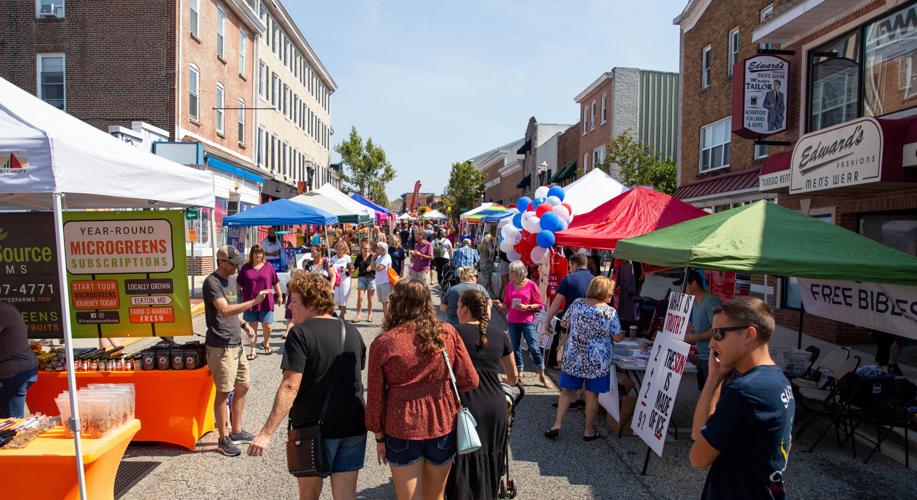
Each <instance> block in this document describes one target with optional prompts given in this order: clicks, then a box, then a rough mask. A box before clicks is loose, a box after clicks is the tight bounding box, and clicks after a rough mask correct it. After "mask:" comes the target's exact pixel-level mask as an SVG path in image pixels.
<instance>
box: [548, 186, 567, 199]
mask: <svg viewBox="0 0 917 500" xmlns="http://www.w3.org/2000/svg"><path fill="white" fill-rule="evenodd" d="M566 195H567V193H566V192H564V188H562V187H560V186H551V189H549V190H548V196H556V197H558V198H560V201H564V196H566Z"/></svg>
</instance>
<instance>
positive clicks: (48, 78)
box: [37, 54, 67, 111]
mask: <svg viewBox="0 0 917 500" xmlns="http://www.w3.org/2000/svg"><path fill="white" fill-rule="evenodd" d="M37 66H38V98H39V99H41V100H43V101H45V102H46V103H48V104H50V105H52V106H54V107H55V108H57V109H61V110H64V111H66V110H67V77H66V74H65V71H64V68H65V67H66V63H65V61H64V54H38V59H37Z"/></svg>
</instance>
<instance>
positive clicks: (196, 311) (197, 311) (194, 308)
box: [191, 302, 204, 318]
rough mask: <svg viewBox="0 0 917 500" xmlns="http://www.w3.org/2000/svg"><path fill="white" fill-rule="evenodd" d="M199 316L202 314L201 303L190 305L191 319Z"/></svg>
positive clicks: (202, 305) (202, 304)
mask: <svg viewBox="0 0 917 500" xmlns="http://www.w3.org/2000/svg"><path fill="white" fill-rule="evenodd" d="M201 314H204V303H203V302H201V303H199V304H191V317H192V318H194V317H196V316H200V315H201Z"/></svg>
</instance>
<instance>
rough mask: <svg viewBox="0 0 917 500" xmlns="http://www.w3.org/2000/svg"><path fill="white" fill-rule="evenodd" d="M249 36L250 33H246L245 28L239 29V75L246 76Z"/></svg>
mask: <svg viewBox="0 0 917 500" xmlns="http://www.w3.org/2000/svg"><path fill="white" fill-rule="evenodd" d="M246 38H248V35H247V34H246V33H245V30H241V29H240V30H239V75H240V76H245V52H246V47H245V39H246Z"/></svg>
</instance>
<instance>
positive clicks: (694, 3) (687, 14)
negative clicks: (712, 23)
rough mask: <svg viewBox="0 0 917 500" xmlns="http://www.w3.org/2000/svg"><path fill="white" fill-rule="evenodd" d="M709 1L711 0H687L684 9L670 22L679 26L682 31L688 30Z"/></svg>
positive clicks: (708, 4) (692, 26)
mask: <svg viewBox="0 0 917 500" xmlns="http://www.w3.org/2000/svg"><path fill="white" fill-rule="evenodd" d="M711 1H712V0H688V5H686V6H685V9H684V10H683V11H681V14H679V15H678V17H676V18H675V19H673V20H672V24H674V25H676V26H681V32H682V33H684V32H686V31H690V30H691V29H692V28H694V25H695V24H697V21H698V20H699V19H700V17H701V16H702V15H703V14H704V12H705V11H706V10H707V7H709V6H710V2H711Z"/></svg>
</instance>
